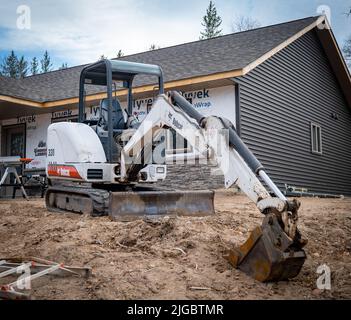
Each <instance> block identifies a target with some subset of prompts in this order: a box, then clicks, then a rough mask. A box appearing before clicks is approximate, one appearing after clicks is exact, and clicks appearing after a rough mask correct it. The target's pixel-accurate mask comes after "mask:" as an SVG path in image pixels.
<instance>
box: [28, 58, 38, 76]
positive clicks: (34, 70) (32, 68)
mask: <svg viewBox="0 0 351 320" xmlns="http://www.w3.org/2000/svg"><path fill="white" fill-rule="evenodd" d="M30 73H31V75H32V76H34V75H36V74H38V73H39V62H38V59H37V57H34V58H33V59H32V61H31V62H30Z"/></svg>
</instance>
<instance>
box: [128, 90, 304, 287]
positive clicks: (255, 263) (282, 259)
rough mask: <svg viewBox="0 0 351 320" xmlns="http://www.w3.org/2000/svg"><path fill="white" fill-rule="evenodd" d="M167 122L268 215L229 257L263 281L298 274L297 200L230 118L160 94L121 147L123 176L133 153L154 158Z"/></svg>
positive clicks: (177, 96)
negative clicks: (282, 189)
mask: <svg viewBox="0 0 351 320" xmlns="http://www.w3.org/2000/svg"><path fill="white" fill-rule="evenodd" d="M165 128H166V129H168V128H172V129H174V130H175V131H176V132H177V133H178V134H180V135H181V136H182V137H184V139H186V140H187V141H188V143H189V144H190V145H191V146H192V147H193V148H194V150H196V151H197V153H198V154H200V155H201V156H202V157H205V158H207V159H208V160H209V161H211V162H212V163H215V164H216V165H217V167H218V168H219V169H220V170H221V171H222V172H223V174H224V185H225V187H226V188H230V187H231V186H232V185H234V184H235V185H237V186H238V187H239V188H240V189H241V191H242V192H244V193H245V194H246V195H247V196H248V197H249V198H250V199H251V200H252V201H253V202H254V203H255V204H256V206H257V208H258V209H259V210H260V212H261V213H262V214H264V215H265V218H264V221H263V224H262V226H260V227H257V228H256V229H255V230H254V231H253V232H252V233H251V235H250V236H249V238H248V240H247V242H246V243H245V244H243V245H242V246H241V247H240V248H231V249H229V250H228V252H227V255H226V258H227V259H228V261H229V262H230V263H231V264H232V265H233V266H234V267H236V268H239V269H241V270H242V271H244V272H246V273H247V274H249V275H250V276H253V277H254V278H255V279H257V280H259V281H263V282H265V281H279V280H287V279H290V278H293V277H295V276H297V275H298V273H299V272H300V270H301V268H302V266H303V263H304V261H305V259H306V255H305V252H304V251H303V247H304V245H305V244H306V240H304V239H302V237H301V234H300V232H299V230H298V228H297V222H298V209H299V207H300V204H299V202H298V201H296V200H293V201H289V200H288V199H287V198H286V197H285V196H284V195H283V194H282V193H281V192H280V190H279V189H278V187H277V186H276V185H275V184H274V183H273V181H272V180H271V179H270V178H269V177H268V175H267V174H266V172H265V170H264V168H263V166H262V164H261V163H260V162H259V161H258V160H257V159H256V157H255V156H254V155H253V154H252V152H251V151H250V150H249V149H248V148H247V146H246V145H245V144H244V143H243V141H242V140H241V139H240V137H239V136H238V135H237V133H236V131H235V129H234V128H233V126H232V125H231V124H230V122H229V121H228V120H226V119H221V118H219V117H216V116H210V117H204V116H203V115H201V114H200V113H199V112H198V111H197V110H196V109H195V108H193V106H192V105H191V104H190V103H189V102H188V101H187V100H186V99H185V98H183V97H182V96H181V95H180V94H179V93H178V92H175V91H174V92H171V93H169V95H168V96H166V95H160V96H158V98H157V99H156V101H155V103H154V105H153V107H152V109H151V111H150V112H149V114H148V115H147V117H146V118H145V120H144V121H143V122H142V123H141V125H140V127H139V128H138V129H137V131H136V132H135V133H134V135H133V136H132V137H131V139H130V140H129V141H128V143H127V144H126V145H125V147H124V148H123V150H122V153H121V182H127V181H128V178H129V177H128V172H130V168H131V167H133V166H135V165H138V164H136V163H135V162H133V159H141V157H140V154H141V152H142V153H143V156H144V158H145V156H146V155H147V156H148V159H150V157H149V156H150V154H152V153H153V151H154V142H153V141H154V140H155V137H158V136H159V135H160V134H161V130H163V129H165ZM156 140H157V139H156ZM151 159H152V157H151ZM161 161H162V159H161ZM163 161H165V159H163ZM260 179H261V181H263V183H264V184H265V185H266V186H267V187H269V189H270V190H271V191H272V193H273V194H274V196H271V194H270V193H269V192H268V191H267V189H266V188H265V187H264V185H263V183H261V181H260Z"/></svg>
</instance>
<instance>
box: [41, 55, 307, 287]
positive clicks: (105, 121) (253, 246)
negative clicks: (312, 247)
mask: <svg viewBox="0 0 351 320" xmlns="http://www.w3.org/2000/svg"><path fill="white" fill-rule="evenodd" d="M137 74H148V75H156V76H158V78H159V95H158V96H157V98H156V99H155V101H154V103H153V106H152V108H151V110H150V112H149V113H148V115H147V116H146V118H145V119H144V120H143V121H142V122H141V123H139V122H138V121H135V119H134V118H133V115H132V105H133V99H132V82H133V79H134V77H135V76H136V75H137ZM121 79H122V80H123V81H124V84H125V85H126V89H128V92H129V93H128V110H127V112H126V113H127V115H126V117H127V119H125V115H124V114H123V111H122V108H121V106H120V104H119V101H118V100H117V98H116V97H115V98H114V99H113V97H112V80H121ZM86 83H88V84H95V85H105V86H107V99H105V100H103V101H102V103H101V105H100V118H99V119H98V121H91V120H86V119H85V112H84V110H85V109H84V100H85V99H84V92H85V91H84V85H85V84H86ZM79 120H80V123H78V124H77V123H75V124H74V123H58V124H52V125H51V126H50V127H49V129H48V142H47V144H48V157H47V174H48V177H49V178H50V180H51V183H52V185H51V187H50V188H49V189H48V190H47V193H46V206H47V208H48V209H49V210H52V211H60V212H75V213H86V214H91V215H93V216H104V215H109V216H110V217H111V219H114V220H118V221H130V220H132V219H138V218H141V217H145V216H147V217H159V216H165V215H176V216H181V215H190V216H203V215H213V214H215V208H214V192H213V191H178V190H164V189H159V188H157V187H154V185H155V183H157V182H158V181H160V180H161V181H163V180H165V178H166V173H167V166H166V162H165V161H164V159H163V160H162V159H161V161H155V157H154V155H155V153H156V151H157V150H161V151H162V150H164V149H165V145H164V139H162V137H161V136H162V132H164V130H167V129H173V130H174V131H175V132H177V134H179V135H180V136H182V137H183V138H184V139H186V140H187V141H188V143H189V144H190V145H191V146H192V147H193V149H194V150H195V151H196V153H197V157H199V158H202V159H208V160H209V161H210V162H211V163H212V164H215V165H216V167H217V169H220V171H221V172H222V173H223V174H224V186H225V187H226V188H230V187H231V186H233V185H236V186H237V187H239V188H240V190H241V191H242V192H243V193H245V194H246V195H247V196H248V197H249V198H250V199H251V200H252V201H253V202H254V203H255V204H256V206H257V208H258V209H259V210H260V212H261V213H262V214H263V215H264V220H263V224H262V225H261V226H260V227H257V228H255V229H254V230H253V232H252V233H251V234H250V236H249V238H248V240H247V241H246V242H245V243H244V244H243V245H242V246H240V247H239V248H229V249H228V252H227V254H226V256H225V258H226V259H227V260H228V261H229V262H230V264H232V265H233V266H234V267H235V268H238V269H240V270H242V271H243V272H245V273H246V274H248V275H250V276H252V277H253V278H255V279H256V280H258V281H262V282H267V281H280V280H288V279H291V278H294V277H296V276H297V275H298V274H299V272H300V270H301V268H302V266H303V264H304V261H305V259H306V255H305V252H304V250H303V247H304V246H305V245H306V243H307V240H305V239H303V237H302V236H301V234H300V232H299V230H298V228H297V223H298V209H299V207H300V204H299V203H298V202H297V201H296V200H293V201H289V200H288V199H287V198H286V197H285V196H284V195H283V194H282V193H281V192H280V190H279V189H278V188H277V186H276V185H275V184H274V183H273V181H272V180H271V179H270V178H269V177H268V175H267V174H266V172H265V170H264V168H263V166H262V164H261V163H260V162H259V161H258V159H257V158H256V157H255V156H254V155H253V153H252V152H251V151H250V150H249V149H248V148H247V146H246V145H245V144H244V142H243V141H242V140H241V139H240V137H239V136H238V134H237V133H236V131H235V128H234V126H233V125H232V124H231V123H230V122H229V121H228V120H226V119H223V118H220V117H217V116H209V117H205V116H203V115H202V114H201V113H199V112H198V111H197V110H196V109H195V108H194V107H193V106H192V105H191V104H190V103H189V102H188V101H187V100H186V99H185V98H184V97H183V96H182V95H181V94H180V93H178V92H175V91H172V92H170V93H168V95H165V94H164V90H163V73H162V70H161V68H160V67H158V66H153V65H145V64H138V63H130V62H125V61H110V60H102V61H100V62H97V63H95V64H93V65H90V66H87V67H85V68H84V69H83V71H82V74H81V80H80V99H79ZM160 154H162V152H160ZM161 158H162V157H161ZM184 174H186V173H184ZM194 179H196V177H194ZM264 185H265V186H267V187H268V189H269V190H270V192H269V191H267V189H266V187H264Z"/></svg>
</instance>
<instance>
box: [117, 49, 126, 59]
mask: <svg viewBox="0 0 351 320" xmlns="http://www.w3.org/2000/svg"><path fill="white" fill-rule="evenodd" d="M123 56H124V53H123V51H122V50H118V52H117V58H122V57H123Z"/></svg>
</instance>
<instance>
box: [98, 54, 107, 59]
mask: <svg viewBox="0 0 351 320" xmlns="http://www.w3.org/2000/svg"><path fill="white" fill-rule="evenodd" d="M106 59H108V58H107V56H105V55H104V54H102V55H101V56H100V58H99V60H106Z"/></svg>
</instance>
